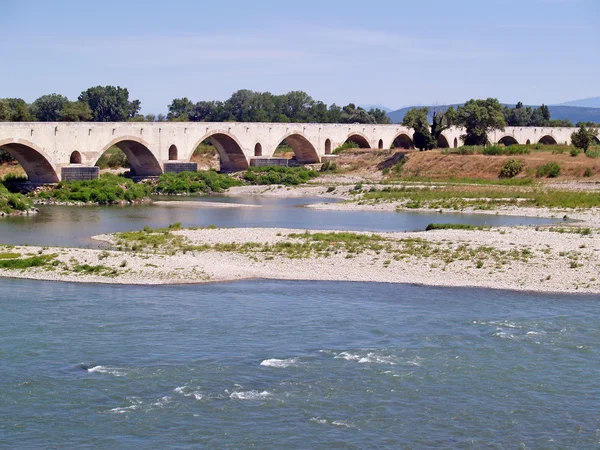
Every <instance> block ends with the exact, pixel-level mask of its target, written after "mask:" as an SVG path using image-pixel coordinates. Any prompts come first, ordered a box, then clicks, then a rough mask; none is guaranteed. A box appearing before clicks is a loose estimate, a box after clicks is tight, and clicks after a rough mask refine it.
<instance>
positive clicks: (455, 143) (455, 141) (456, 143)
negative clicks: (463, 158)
mask: <svg viewBox="0 0 600 450" xmlns="http://www.w3.org/2000/svg"><path fill="white" fill-rule="evenodd" d="M454 148H458V138H454Z"/></svg>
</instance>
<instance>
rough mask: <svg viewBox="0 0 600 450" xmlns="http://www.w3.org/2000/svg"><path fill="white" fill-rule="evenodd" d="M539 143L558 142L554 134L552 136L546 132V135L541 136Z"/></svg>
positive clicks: (550, 143) (552, 143) (553, 143)
mask: <svg viewBox="0 0 600 450" xmlns="http://www.w3.org/2000/svg"><path fill="white" fill-rule="evenodd" d="M538 143H539V144H543V145H556V144H558V142H556V139H554V136H550V135H549V134H546V135H544V136H542V137H541V138H540V140H539V141H538Z"/></svg>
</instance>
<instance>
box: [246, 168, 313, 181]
mask: <svg viewBox="0 0 600 450" xmlns="http://www.w3.org/2000/svg"><path fill="white" fill-rule="evenodd" d="M318 176H319V173H318V172H316V171H314V170H310V169H307V168H306V167H284V166H265V167H250V168H249V169H248V171H247V172H245V173H244V174H243V175H242V178H243V179H244V180H245V181H247V182H248V183H250V184H258V185H268V184H284V185H286V186H296V185H298V184H304V183H306V182H307V181H308V180H310V179H311V178H315V177H318Z"/></svg>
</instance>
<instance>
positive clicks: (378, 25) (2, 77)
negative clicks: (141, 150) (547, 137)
mask: <svg viewBox="0 0 600 450" xmlns="http://www.w3.org/2000/svg"><path fill="white" fill-rule="evenodd" d="M0 17H2V29H1V30H2V31H0V57H1V61H2V66H1V67H2V69H1V70H0V98H2V97H22V98H24V99H25V100H27V101H33V100H34V99H35V98H37V97H38V96H40V95H42V94H48V93H52V92H57V93H61V94H64V95H66V96H68V97H69V98H70V99H76V97H77V96H78V95H79V93H80V92H81V91H82V90H84V89H86V88H88V87H90V86H96V85H106V84H113V85H119V86H122V87H127V88H128V89H129V92H130V93H131V95H132V97H133V98H139V99H140V100H141V101H142V107H143V112H155V113H159V112H166V110H167V105H168V104H169V103H170V101H171V100H172V99H173V98H175V97H183V96H187V97H188V98H190V99H192V100H193V101H199V100H224V99H226V98H228V97H229V95H230V94H231V93H232V92H233V91H235V90H238V89H252V90H259V91H270V92H272V93H276V94H280V93H284V92H287V91H290V90H304V91H306V92H308V93H309V94H310V95H312V97H313V98H315V99H319V100H323V101H325V102H326V103H328V104H330V103H333V102H336V103H337V104H346V103H348V102H355V103H357V104H365V103H374V104H382V105H386V106H389V107H393V108H399V107H402V106H407V105H412V104H444V103H457V102H462V101H465V100H467V99H469V98H481V97H497V98H499V99H500V100H501V101H503V102H516V101H519V100H521V101H523V102H524V103H526V104H539V103H542V102H544V103H547V104H553V103H560V102H564V101H568V100H575V99H579V98H585V97H595V96H599V95H600V83H599V82H598V81H599V80H600V76H599V75H600V45H599V44H600V0H420V1H415V0H413V1H403V0H378V1H364V0H362V1H360V2H358V1H354V0H345V1H338V0H319V1H316V0H302V1H300V2H288V1H281V0H277V1H271V0H267V1H261V0H255V1H250V2H249V1H241V0H226V1H212V2H208V1H201V0H181V1H178V0H160V1H155V0H145V1H130V0H119V1H114V0H103V1H98V2H88V1H82V0H77V1H74V0H55V1H46V0H38V1H34V0H0Z"/></svg>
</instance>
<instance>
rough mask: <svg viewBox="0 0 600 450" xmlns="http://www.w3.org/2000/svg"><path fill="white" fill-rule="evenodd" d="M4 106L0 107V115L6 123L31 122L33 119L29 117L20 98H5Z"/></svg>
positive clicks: (24, 103) (29, 113) (25, 104)
mask: <svg viewBox="0 0 600 450" xmlns="http://www.w3.org/2000/svg"><path fill="white" fill-rule="evenodd" d="M2 103H3V105H4V106H2V107H0V114H3V115H4V119H2V120H4V121H6V122H32V121H33V120H35V118H34V117H33V116H32V115H31V112H30V111H29V107H28V106H27V103H26V102H25V100H23V99H22V98H5V99H3V100H2Z"/></svg>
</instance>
